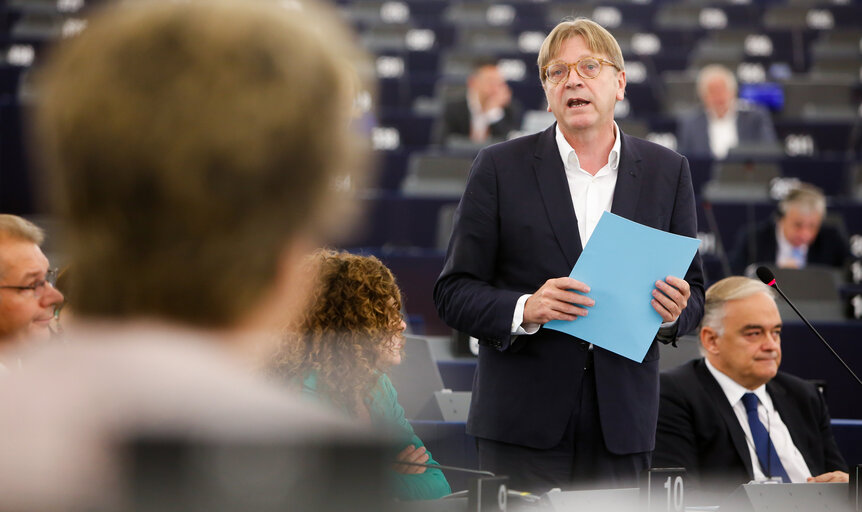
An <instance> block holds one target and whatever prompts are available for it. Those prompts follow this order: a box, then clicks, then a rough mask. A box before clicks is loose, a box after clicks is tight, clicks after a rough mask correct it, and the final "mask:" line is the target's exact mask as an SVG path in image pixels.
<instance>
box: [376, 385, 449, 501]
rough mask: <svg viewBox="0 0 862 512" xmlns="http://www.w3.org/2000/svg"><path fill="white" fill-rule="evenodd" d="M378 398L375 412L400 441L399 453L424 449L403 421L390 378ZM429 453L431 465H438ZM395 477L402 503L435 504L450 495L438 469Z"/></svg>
mask: <svg viewBox="0 0 862 512" xmlns="http://www.w3.org/2000/svg"><path fill="white" fill-rule="evenodd" d="M379 384H380V386H379V393H380V394H379V396H378V397H375V400H374V404H373V406H372V407H373V408H374V410H375V411H374V412H375V413H377V414H380V415H381V416H382V417H383V418H382V419H383V421H385V422H386V424H387V427H388V428H390V429H393V430H394V435H395V436H397V438H398V443H397V450H398V451H397V452H396V453H398V452H400V451H401V450H403V449H404V448H406V447H407V446H409V445H413V446H415V447H416V448H419V447H422V446H425V445H424V444H423V443H422V440H421V439H419V437H418V436H417V435H416V433H415V432H414V431H413V427H412V426H411V425H410V422H408V421H407V419H406V418H405V417H404V408H403V407H401V404H399V403H398V395H397V393H396V392H395V387H394V386H393V385H392V381H390V380H389V377H388V376H387V375H385V374H383V375H382V376H381V377H380V381H379ZM427 453H428V464H437V462H436V461H435V460H434V458H433V457H432V456H431V452H427ZM391 473H392V485H393V486H394V493H395V497H397V498H398V499H400V500H405V501H407V500H433V499H437V498H440V497H442V496H445V495H447V494H450V493H451V492H452V489H451V488H450V487H449V482H447V481H446V477H445V476H444V475H443V472H442V471H440V470H439V469H431V468H427V469H426V470H425V471H424V472H423V473H418V474H413V475H405V474H402V473H399V472H397V471H395V470H392V471H391Z"/></svg>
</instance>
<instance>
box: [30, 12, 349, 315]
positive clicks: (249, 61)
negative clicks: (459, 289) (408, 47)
mask: <svg viewBox="0 0 862 512" xmlns="http://www.w3.org/2000/svg"><path fill="white" fill-rule="evenodd" d="M358 51H359V50H357V48H356V45H354V44H352V43H351V41H350V40H349V37H348V35H347V33H346V32H345V30H344V29H343V27H342V26H341V25H339V24H338V23H337V22H335V21H334V17H333V16H332V15H331V13H328V12H324V11H323V10H322V9H321V8H320V7H319V6H317V5H316V4H313V3H300V2H291V3H289V4H287V3H285V2H274V1H265V0H254V1H238V0H236V1H230V0H208V1H190V2H167V1H155V2H132V3H128V4H122V5H119V6H115V7H113V8H110V9H108V10H107V12H104V13H101V14H100V15H97V16H96V17H95V18H94V19H93V20H91V21H90V23H89V24H88V27H87V29H86V30H85V31H84V32H83V33H82V34H81V35H80V36H78V37H76V38H75V39H73V40H70V41H67V42H64V43H63V45H62V46H61V47H60V48H59V51H57V52H56V54H55V55H54V56H53V59H52V60H51V62H50V64H49V66H48V67H47V69H45V70H44V72H43V74H42V76H41V82H40V83H41V102H40V105H39V109H38V118H37V121H38V125H37V126H38V130H37V136H38V140H37V142H38V144H40V145H41V147H43V148H44V153H45V154H46V157H45V161H44V163H45V165H46V166H47V169H48V171H49V172H50V176H51V178H52V179H53V181H54V183H56V191H55V192H56V194H55V202H56V204H57V207H58V208H59V212H58V213H59V215H60V216H61V217H62V218H63V219H64V220H65V221H66V222H67V223H68V230H67V231H66V233H65V234H66V240H65V241H66V249H67V251H68V253H69V257H70V259H71V260H72V261H73V263H74V265H75V274H74V276H73V278H72V280H73V282H72V283H71V288H70V289H71V290H77V291H79V293H76V294H75V296H74V297H73V298H72V301H73V302H74V303H75V307H76V313H77V314H78V315H79V316H80V317H82V318H84V317H101V318H109V319H115V320H123V319H130V318H134V317H149V318H159V319H162V320H168V321H172V322H175V323H181V324H187V325H191V326H194V327H200V328H206V329H238V328H253V329H261V328H272V327H274V326H277V325H283V322H284V321H285V318H284V315H285V312H291V311H297V310H300V309H301V307H302V304H304V302H303V300H304V297H305V295H306V289H307V287H306V286H305V285H304V284H303V283H305V282H306V281H307V279H305V277H304V275H303V274H302V272H301V271H300V270H299V269H300V266H301V265H300V264H299V263H300V262H301V260H302V258H303V257H304V256H305V254H307V253H308V252H309V251H310V249H311V248H312V247H314V245H315V244H316V243H317V242H318V240H319V239H320V238H322V237H327V236H329V235H332V233H333V232H332V228H333V227H334V225H335V222H334V219H337V218H338V217H339V212H340V211H341V210H340V209H339V208H340V207H341V206H342V205H346V204H347V198H345V197H337V196H339V195H340V194H341V191H339V190H338V189H337V188H336V187H335V185H334V184H335V183H337V182H338V183H345V182H347V183H351V182H352V183H356V181H357V179H358V178H360V177H361V176H358V175H353V176H351V173H356V172H357V171H361V170H362V169H363V167H364V166H363V165H362V162H363V160H364V159H363V152H362V147H361V145H360V144H359V143H358V140H359V138H358V137H354V136H353V134H352V133H351V132H352V125H351V117H352V115H353V113H354V112H353V100H354V97H355V95H356V93H357V91H358V87H357V86H359V87H362V86H361V84H359V82H360V80H358V79H357V78H358V77H359V76H360V74H359V73H357V72H356V71H355V68H354V66H355V65H356V63H361V62H363V56H362V55H360V54H358ZM348 166H349V167H348ZM345 178H354V179H353V180H352V181H351V180H350V179H345ZM339 220H341V219H339Z"/></svg>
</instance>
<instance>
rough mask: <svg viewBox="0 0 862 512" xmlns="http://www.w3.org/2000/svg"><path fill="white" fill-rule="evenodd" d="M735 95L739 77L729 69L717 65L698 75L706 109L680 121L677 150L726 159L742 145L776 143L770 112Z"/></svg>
mask: <svg viewBox="0 0 862 512" xmlns="http://www.w3.org/2000/svg"><path fill="white" fill-rule="evenodd" d="M736 94H737V85H736V77H734V76H733V73H732V72H731V71H730V70H729V69H727V68H726V67H724V66H721V65H718V64H711V65H709V66H706V67H704V68H703V69H702V70H701V71H700V73H699V74H698V75H697V95H698V97H699V98H700V101H701V103H703V108H702V109H701V108H698V109H696V110H695V111H694V112H690V113H688V114H686V115H684V116H682V117H681V118H680V119H679V120H678V121H677V130H676V139H677V151H678V152H679V153H681V154H683V155H685V156H687V157H709V156H712V157H714V158H717V159H723V158H725V157H726V156H727V153H728V151H730V149H732V148H735V147H736V146H738V145H740V144H745V145H750V144H774V143H775V142H776V136H775V128H774V127H773V126H772V119H770V117H769V112H767V111H766V110H764V109H763V108H761V107H760V106H758V105H755V104H753V103H749V102H746V101H744V100H739V99H737V97H736Z"/></svg>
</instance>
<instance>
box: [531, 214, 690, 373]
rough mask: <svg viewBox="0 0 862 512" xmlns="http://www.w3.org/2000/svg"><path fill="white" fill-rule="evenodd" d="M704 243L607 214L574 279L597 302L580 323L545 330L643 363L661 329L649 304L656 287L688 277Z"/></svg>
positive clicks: (550, 324)
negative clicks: (583, 341)
mask: <svg viewBox="0 0 862 512" xmlns="http://www.w3.org/2000/svg"><path fill="white" fill-rule="evenodd" d="M699 245H700V241H699V240H698V239H696V238H689V237H685V236H680V235H675V234H673V233H667V232H665V231H661V230H658V229H654V228H650V227H647V226H644V225H641V224H638V223H637V222H632V221H630V220H628V219H624V218H622V217H620V216H618V215H614V214H612V213H610V212H604V213H602V217H601V218H600V219H599V223H598V225H597V226H596V229H595V231H593V234H592V236H590V240H589V242H587V246H586V247H584V251H583V252H582V253H581V256H580V257H579V258H578V261H577V263H575V268H573V269H572V273H571V274H569V275H570V277H572V278H574V279H577V280H578V281H581V282H583V283H585V284H586V285H587V286H589V287H590V293H589V294H588V295H589V296H590V297H591V298H592V299H593V300H595V301H596V304H595V306H593V307H590V308H587V311H588V314H587V316H584V317H579V318H577V319H575V320H571V321H568V320H551V321H550V322H548V323H546V324H545V325H544V328H545V329H554V330H556V331H561V332H564V333H566V334H571V335H572V336H576V337H578V338H580V339H582V340H585V341H588V342H590V343H592V344H594V345H596V346H599V347H602V348H604V349H607V350H610V351H611V352H615V353H617V354H620V355H621V356H625V357H627V358H629V359H631V360H633V361H637V362H642V361H643V358H644V356H646V353H647V350H649V347H650V344H651V343H652V340H653V339H654V338H655V335H656V333H657V332H658V328H659V327H660V326H661V323H662V319H661V316H660V315H659V314H658V313H657V312H656V310H655V309H653V307H652V305H651V304H650V301H651V300H652V298H653V297H652V291H653V289H654V288H655V282H656V281H662V280H664V279H665V278H666V277H667V276H676V277H679V278H682V277H684V276H685V273H686V271H687V270H688V267H689V265H691V260H692V259H693V258H694V255H695V253H696V252H697V248H698V246H699Z"/></svg>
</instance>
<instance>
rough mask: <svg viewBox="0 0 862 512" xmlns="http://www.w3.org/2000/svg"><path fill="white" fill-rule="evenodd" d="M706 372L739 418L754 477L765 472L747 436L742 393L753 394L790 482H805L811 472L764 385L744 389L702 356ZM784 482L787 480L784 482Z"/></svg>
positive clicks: (752, 439) (760, 477) (761, 475)
mask: <svg viewBox="0 0 862 512" xmlns="http://www.w3.org/2000/svg"><path fill="white" fill-rule="evenodd" d="M704 361H705V362H706V367H707V369H708V370H709V373H711V374H712V376H713V377H714V378H715V380H716V381H717V382H718V385H719V386H721V390H722V391H724V394H725V396H726V397H727V401H728V402H730V406H731V407H732V408H733V412H734V414H736V419H737V420H739V425H740V426H741V427H742V431H743V432H744V433H745V443H746V444H747V445H748V454H749V457H751V467H752V469H753V470H754V479H755V480H766V479H767V477H766V472H765V471H764V470H763V468H761V467H760V461H759V460H758V458H757V452H756V451H755V449H754V438H753V437H752V436H751V428H750V427H749V426H748V413H747V412H746V411H745V405H744V404H743V403H742V395H744V394H746V393H754V394H755V395H757V398H758V401H759V403H758V404H757V416H758V417H759V418H760V422H761V423H763V426H764V427H766V431H767V432H769V438H770V439H772V444H773V445H774V446H775V451H776V452H777V453H778V458H779V459H781V465H783V466H784V469H785V471H787V476H789V477H790V481H791V482H793V483H799V482H805V481H806V480H807V479H808V477H810V476H812V475H811V471H810V470H809V469H808V465H807V464H806V463H805V459H804V458H803V457H802V453H800V452H799V449H798V448H796V445H794V444H793V439H792V438H791V437H790V431H789V430H787V425H785V424H784V422H783V421H782V420H781V416H780V415H779V414H778V411H777V410H775V407H774V406H773V404H772V398H771V397H770V396H769V393H767V392H766V385H765V384H764V385H762V386H760V387H759V388H757V389H755V390H750V389H747V388H745V387H743V386H741V385H739V384H738V383H737V382H736V381H734V380H733V379H731V378H730V377H728V376H727V375H725V374H724V373H722V372H721V371H720V370H718V369H717V368H716V367H715V366H713V365H712V364H711V363H710V362H709V360H708V359H704ZM785 483H787V482H785Z"/></svg>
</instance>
